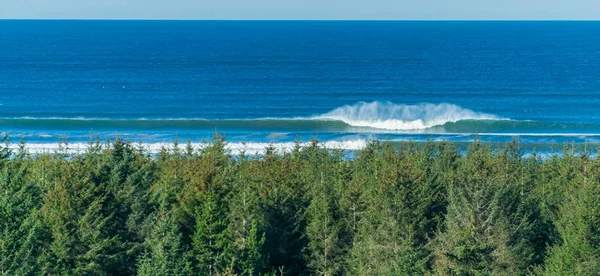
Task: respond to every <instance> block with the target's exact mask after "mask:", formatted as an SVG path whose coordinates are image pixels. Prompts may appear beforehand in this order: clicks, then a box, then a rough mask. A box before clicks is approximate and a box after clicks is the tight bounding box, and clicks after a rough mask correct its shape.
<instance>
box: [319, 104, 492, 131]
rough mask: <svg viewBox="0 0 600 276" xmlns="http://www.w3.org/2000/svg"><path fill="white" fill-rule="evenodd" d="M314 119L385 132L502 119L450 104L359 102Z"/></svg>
mask: <svg viewBox="0 0 600 276" xmlns="http://www.w3.org/2000/svg"><path fill="white" fill-rule="evenodd" d="M314 119H326V120H339V121H343V122H345V123H346V124H348V125H351V126H356V127H370V128H378V129H385V130H421V129H427V128H431V127H434V126H440V125H444V124H446V123H450V122H457V121H462V120H499V119H501V118H498V117H497V116H495V115H492V114H486V113H479V112H475V111H472V110H470V109H465V108H462V107H460V106H457V105H454V104H448V103H441V104H431V103H424V104H418V105H405V104H394V103H392V102H370V103H368V102H359V103H357V104H354V105H345V106H342V107H338V108H336V109H334V110H332V111H330V112H328V113H325V114H323V115H320V116H316V117H314Z"/></svg>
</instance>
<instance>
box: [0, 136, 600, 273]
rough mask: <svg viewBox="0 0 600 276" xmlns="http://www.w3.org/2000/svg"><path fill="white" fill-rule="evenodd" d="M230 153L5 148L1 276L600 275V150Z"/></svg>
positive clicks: (222, 146)
mask: <svg viewBox="0 0 600 276" xmlns="http://www.w3.org/2000/svg"><path fill="white" fill-rule="evenodd" d="M3 137H4V136H3ZM0 140H2V138H1V137H0ZM13 145H14V144H13ZM226 145H227V142H226V140H225V139H224V138H223V137H218V136H217V137H215V139H214V141H210V142H208V143H206V145H205V146H202V147H197V148H194V147H192V146H191V144H189V143H188V144H178V143H177V142H175V143H173V145H172V146H169V147H165V148H164V149H162V150H161V151H160V152H159V153H150V152H149V151H148V150H147V149H145V148H144V146H143V144H135V143H131V142H127V141H123V140H120V139H116V140H114V141H112V142H99V141H98V140H97V139H95V140H93V141H92V142H90V143H89V146H88V148H87V150H86V151H85V152H80V153H72V152H70V151H68V143H64V144H61V147H60V148H59V149H57V150H55V151H53V152H48V153H43V154H42V153H36V154H33V153H29V152H28V151H27V147H26V145H25V144H24V143H20V144H19V143H17V144H16V145H15V146H9V143H8V137H6V138H4V143H2V145H0V274H1V275H598V274H600V159H598V158H595V156H596V153H597V150H594V149H589V148H587V147H586V146H583V145H581V146H574V145H564V147H561V149H560V150H559V151H558V152H556V153H554V154H547V155H539V154H535V153H531V154H524V153H523V150H522V149H521V146H520V144H519V143H518V142H513V143H508V144H506V145H504V146H501V147H498V146H492V145H490V144H486V143H483V142H481V141H479V140H475V141H474V142H473V143H471V144H470V145H469V147H468V149H467V150H465V151H462V150H459V149H457V147H456V146H455V145H453V144H452V143H449V142H443V141H442V142H427V143H413V142H405V143H401V144H400V145H392V144H391V143H390V142H389V141H371V142H369V144H368V145H367V146H366V147H365V148H364V149H362V150H360V151H358V152H355V153H353V154H352V155H351V157H349V153H348V152H345V151H343V150H331V149H325V148H324V147H323V146H322V144H320V143H319V142H317V141H314V142H312V143H311V144H310V145H306V146H301V145H300V143H298V144H297V146H296V147H294V148H292V149H290V150H288V151H279V150H276V149H275V148H274V147H269V148H267V149H265V151H264V153H262V154H259V155H256V154H252V153H244V152H242V153H241V154H232V153H231V152H229V151H228V150H227V147H226Z"/></svg>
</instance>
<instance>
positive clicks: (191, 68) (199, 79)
mask: <svg viewBox="0 0 600 276" xmlns="http://www.w3.org/2000/svg"><path fill="white" fill-rule="evenodd" d="M0 132H9V133H10V134H11V136H12V137H13V140H15V139H19V137H24V139H25V141H26V142H28V143H29V144H32V145H38V147H43V148H48V147H52V145H55V144H56V143H57V141H58V140H59V138H60V137H63V138H64V137H68V139H69V141H70V142H71V143H73V144H78V143H86V142H87V141H89V140H90V136H96V135H97V136H99V137H100V138H101V139H102V140H104V139H108V138H114V137H116V136H120V137H123V138H125V139H128V140H131V141H134V142H138V141H141V142H144V143H148V144H150V145H152V144H154V145H155V144H157V143H165V142H169V143H170V142H172V141H174V139H175V137H178V139H179V140H180V141H186V140H190V141H192V142H200V141H202V140H203V139H206V140H210V139H211V137H212V135H213V133H215V132H218V133H221V134H225V135H226V137H227V140H228V141H229V142H230V144H231V145H233V146H235V145H240V143H241V142H246V144H247V145H254V146H256V147H257V148H258V147H262V146H264V145H266V144H267V143H274V144H277V145H289V143H290V142H292V141H294V140H295V139H299V140H301V141H308V140H310V139H311V138H318V139H319V140H321V141H323V142H325V143H326V144H327V145H329V146H332V147H336V146H340V147H346V148H358V147H360V146H361V145H364V142H365V141H367V140H369V139H374V138H376V139H391V140H409V139H411V140H416V141H423V140H427V139H433V140H440V139H444V140H449V141H460V142H464V141H471V140H472V139H473V138H474V135H475V134H477V135H479V137H481V139H482V140H484V141H490V142H506V141H510V140H511V139H513V137H518V138H519V139H520V140H521V141H522V142H523V143H524V144H532V145H540V144H560V143H564V142H565V141H568V142H575V143H584V142H588V143H596V142H598V141H600V22H564V21H563V22H533V21H527V22H510V21H502V22H486V21H465V22H461V21H452V22H444V21H439V22H435V21H431V22H411V21H14V20H0Z"/></svg>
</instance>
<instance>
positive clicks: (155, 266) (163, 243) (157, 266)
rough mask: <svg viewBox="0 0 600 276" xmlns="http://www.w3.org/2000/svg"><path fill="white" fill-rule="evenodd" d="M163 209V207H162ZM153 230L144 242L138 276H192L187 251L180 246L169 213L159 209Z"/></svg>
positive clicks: (176, 230) (177, 232)
mask: <svg viewBox="0 0 600 276" xmlns="http://www.w3.org/2000/svg"><path fill="white" fill-rule="evenodd" d="M163 207H164V206H163ZM153 225H154V227H153V229H152V231H151V233H150V235H149V237H148V238H147V240H146V241H145V245H146V248H147V251H146V252H145V253H144V254H143V255H142V257H141V258H140V260H139V262H138V266H137V274H138V275H141V276H142V275H144V276H145V275H148V276H150V275H165V276H171V275H172V276H182V275H183V276H185V275H194V273H192V269H191V263H190V262H189V261H188V259H187V251H186V248H185V246H184V245H183V244H181V239H182V237H181V234H180V231H179V229H178V224H177V222H176V221H175V219H174V218H173V215H172V214H171V212H170V211H167V210H165V209H164V208H161V209H160V210H159V211H158V213H157V214H156V218H155V219H153Z"/></svg>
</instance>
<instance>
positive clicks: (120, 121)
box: [0, 102, 501, 132]
mask: <svg viewBox="0 0 600 276" xmlns="http://www.w3.org/2000/svg"><path fill="white" fill-rule="evenodd" d="M466 120H471V121H473V120H480V121H482V120H501V118H499V117H497V116H495V115H492V114H486V113H479V112H475V111H472V110H469V109H465V108H462V107H460V106H457V105H453V104H448V103H441V104H430V103H427V104H419V105H405V104H394V103H391V102H358V103H356V104H354V105H345V106H341V107H338V108H335V109H333V110H331V111H330V112H327V113H325V114H321V115H316V116H309V117H294V118H269V117H267V118H245V119H242V118H240V119H216V120H215V119H205V118H136V119H127V118H86V117H42V118H37V117H20V118H0V126H2V125H8V126H14V125H18V126H21V127H31V128H35V127H36V126H42V125H43V126H44V127H58V128H78V127H79V128H113V127H114V128H154V127H156V128H214V127H241V128H267V129H268V128H282V129H290V130H293V129H300V130H302V129H306V130H311V129H312V130H329V131H341V132H343V131H359V129H351V128H349V127H355V128H361V129H362V130H365V129H367V130H368V129H371V130H388V131H410V130H425V129H429V128H432V127H436V126H443V125H445V124H448V123H454V122H459V121H466Z"/></svg>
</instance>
